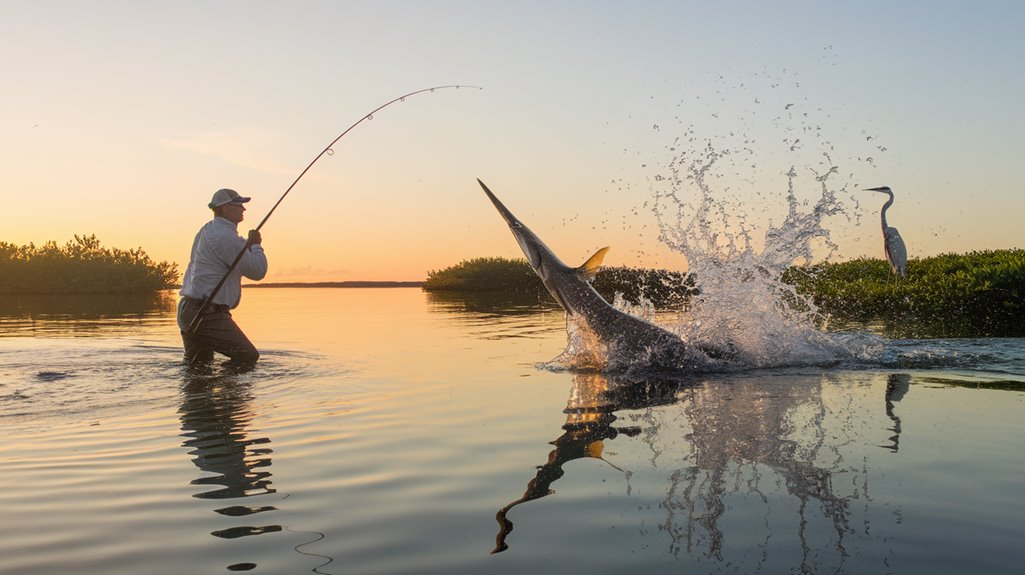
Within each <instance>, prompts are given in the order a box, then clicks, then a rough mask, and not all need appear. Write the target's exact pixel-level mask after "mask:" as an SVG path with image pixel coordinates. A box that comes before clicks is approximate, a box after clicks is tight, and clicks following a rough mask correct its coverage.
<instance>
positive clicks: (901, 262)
mask: <svg viewBox="0 0 1025 575" xmlns="http://www.w3.org/2000/svg"><path fill="white" fill-rule="evenodd" d="M865 191H867V192H879V193H881V194H886V195H887V196H890V199H888V200H886V203H885V204H883V209H882V210H881V211H880V212H879V219H880V220H881V221H882V224H883V249H884V250H885V251H886V261H888V262H890V271H892V272H893V273H895V274H897V275H898V276H899V277H904V275H905V274H904V266H905V265H907V263H908V249H907V248H906V247H905V246H904V240H903V239H901V237H900V232H898V231H897V228H891V227H890V226H887V225H886V210H887V209H888V208H889V207H890V206H891V205H892V204H893V190H891V189H890V188H889V187H888V186H882V187H879V188H869V189H867V190H865Z"/></svg>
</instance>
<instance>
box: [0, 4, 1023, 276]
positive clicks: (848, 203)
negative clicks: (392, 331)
mask: <svg viewBox="0 0 1025 575" xmlns="http://www.w3.org/2000/svg"><path fill="white" fill-rule="evenodd" d="M1023 25H1025V3H1021V2H1017V1H1013V0H1008V1H991V0H982V1H978V2H960V1H920V2H910V1H909V2H882V1H862V2H848V3H838V2H807V1H781V2H763V1H748V2H723V3H712V2H690V1H671V2H670V1H666V2H644V1H641V2H595V1H591V0H586V1H585V0H582V1H544V2H542V1H532V0H522V1H517V2H493V1H480V0H467V1H451V0H432V1H426V0H425V1H419V2H415V1H375V2H347V1H336V2H326V1H325V2H314V1H307V2H264V1H251V0H248V1H231V2H198V1H194V2H181V1H175V2H158V1H146V2H128V1H123V2H114V1H102V0H97V1H92V2H78V1H67V2H55V1H48V0H34V1H17V0H14V1H5V2H3V3H2V4H0V50H2V53H3V54H4V75H3V79H2V82H3V90H2V94H3V95H2V96H0V98H2V100H0V101H2V105H0V125H2V126H3V138H2V139H0V198H2V200H3V208H2V209H0V241H6V242H11V243H16V244H27V243H29V242H33V243H36V244H41V243H43V242H46V241H48V240H56V241H57V242H58V243H64V242H65V241H67V240H69V239H71V238H72V236H73V235H74V234H80V235H81V234H95V235H96V236H97V237H99V239H100V240H101V241H102V242H103V244H104V245H107V246H114V247H121V248H132V247H142V248H143V249H144V250H145V251H146V252H147V253H148V254H150V256H152V257H153V258H154V259H156V260H169V261H175V262H178V264H179V266H180V269H181V270H182V271H184V267H185V264H186V263H187V259H188V252H189V247H190V245H191V242H192V238H193V236H194V234H195V232H196V230H197V229H198V228H199V226H201V225H202V224H203V223H204V222H205V221H206V220H207V219H209V217H210V211H209V210H208V209H207V208H206V203H207V202H208V201H209V200H210V196H211V194H212V193H213V192H214V191H215V190H217V189H218V188H220V187H231V188H234V189H236V190H238V191H239V192H240V193H242V194H243V195H248V196H252V197H253V201H252V202H250V203H249V204H248V208H249V211H248V212H247V219H246V221H245V222H243V223H242V224H241V225H240V229H241V230H243V231H244V230H246V229H249V228H250V227H253V226H255V225H256V224H257V223H258V222H259V220H260V219H261V218H262V217H263V216H264V215H265V214H266V212H267V210H269V209H270V208H271V206H272V205H273V203H274V202H275V201H276V200H277V199H278V197H279V196H280V195H281V194H282V193H283V192H284V191H285V189H286V188H287V187H288V185H289V184H290V183H291V182H292V180H293V179H294V178H295V177H296V176H297V175H298V174H299V172H300V171H301V170H302V169H303V168H304V167H305V166H306V164H307V163H309V161H310V160H312V159H313V157H314V156H315V155H316V154H317V153H319V152H320V151H321V149H323V148H324V146H326V145H327V144H328V142H330V141H331V140H332V139H333V138H335V137H336V136H337V135H338V134H339V133H341V131H342V130H344V129H345V128H347V127H348V126H349V125H350V124H352V123H353V122H355V121H357V120H358V119H359V118H360V117H362V116H363V115H364V114H366V113H367V112H369V111H371V110H373V109H374V108H376V107H377V106H379V105H381V104H383V103H385V102H387V101H388V100H391V99H392V98H395V97H398V96H400V95H402V94H405V93H408V92H412V91H414V90H418V89H421V88H427V87H431V86H437V85H446V84H465V85H473V86H480V87H482V88H483V89H482V90H477V89H470V88H461V89H459V90H454V89H449V90H440V91H437V92H435V93H427V94H421V95H418V96H415V97H412V98H410V99H408V100H407V101H405V102H401V103H397V104H395V105H393V106H390V107H388V108H386V109H384V110H382V111H381V112H379V113H378V114H376V115H375V116H374V119H373V120H370V121H367V122H364V123H363V124H361V125H360V126H359V127H357V128H356V129H355V130H353V131H352V132H351V133H349V134H348V135H347V136H346V137H345V138H344V139H343V140H341V141H340V142H339V143H338V144H337V145H335V146H334V154H333V155H331V156H325V157H324V158H323V159H322V160H320V162H318V163H317V165H316V166H314V167H313V169H312V170H311V171H310V172H309V173H308V174H307V175H306V176H305V177H304V178H303V179H302V180H301V181H300V183H299V184H298V185H297V186H296V188H295V189H294V190H293V191H292V193H291V194H290V195H289V196H288V198H287V199H286V200H285V201H284V202H283V203H282V204H281V206H280V208H278V210H277V211H276V212H275V213H274V215H273V217H271V219H270V220H269V221H268V223H267V224H266V225H265V226H264V228H263V236H264V246H265V248H266V250H267V254H268V259H269V261H270V273H269V274H268V277H267V281H331V280H336V281H340V280H419V279H423V278H424V277H426V274H427V272H428V270H433V269H440V268H443V267H446V266H448V265H451V264H454V263H456V262H458V261H460V260H462V259H467V258H471V257H478V256H506V257H513V256H519V255H520V253H519V250H518V248H517V246H516V243H515V242H514V241H513V239H512V237H511V235H510V234H509V232H508V229H507V228H506V226H505V225H504V223H503V222H502V220H501V219H500V217H499V216H498V214H497V213H496V212H495V210H494V208H492V207H491V205H490V203H489V202H488V201H487V199H486V198H485V197H484V195H483V193H482V192H481V191H480V189H479V187H478V186H477V183H476V179H477V178H480V179H482V180H483V181H485V182H486V183H487V184H488V185H489V187H491V189H492V190H493V191H494V192H495V193H496V194H497V195H498V196H499V197H500V198H501V199H502V200H503V201H504V202H505V203H506V205H507V206H508V207H509V208H510V209H511V210H512V211H513V212H514V213H515V214H517V215H518V216H519V217H520V218H521V219H522V220H523V221H524V222H525V223H527V225H529V226H530V227H531V228H532V229H533V230H534V231H535V232H536V233H537V234H538V235H539V236H540V237H541V238H542V239H544V240H545V241H546V243H547V244H548V245H549V246H550V247H552V248H553V250H554V251H555V252H556V253H557V254H559V255H560V256H561V257H562V258H563V259H564V260H565V261H566V262H567V263H570V264H579V263H582V262H583V261H584V260H585V259H586V258H587V257H588V256H589V255H590V254H591V253H592V252H593V251H594V250H595V249H597V248H599V247H601V246H604V245H611V246H612V248H613V249H612V251H611V252H610V253H609V256H608V257H607V259H606V264H611V265H631V266H633V265H640V266H651V267H665V268H672V269H685V268H686V266H687V262H686V260H685V259H683V258H682V256H680V255H679V254H676V253H673V252H672V251H671V250H669V249H667V248H665V247H663V246H661V245H660V244H659V241H658V227H657V224H656V220H655V217H654V214H653V213H652V211H651V208H650V203H649V202H650V200H651V198H652V194H653V187H654V186H656V185H657V182H658V181H659V180H664V179H665V178H669V177H670V176H671V167H670V164H671V163H672V162H673V161H674V159H677V158H679V157H681V156H682V157H685V158H700V157H702V154H703V153H704V150H705V149H706V146H708V145H711V148H712V150H714V152H715V153H717V154H719V155H722V156H723V160H721V161H720V163H719V164H717V165H716V168H715V172H716V173H715V174H714V176H715V177H714V178H712V179H711V180H710V181H709V183H710V187H711V192H712V199H713V200H714V201H717V202H721V203H722V205H724V206H727V209H726V211H727V212H728V213H729V216H730V217H731V218H737V219H738V221H740V222H743V223H744V224H745V225H747V226H748V227H749V228H752V229H754V230H764V227H765V226H766V225H768V224H770V223H778V222H779V221H780V219H781V218H782V216H783V215H784V214H785V211H786V208H787V205H786V191H787V179H786V177H785V174H786V173H787V172H788V171H789V170H790V169H791V167H793V168H794V169H795V173H796V174H797V175H796V178H795V184H796V185H795V190H796V193H797V196H798V198H799V199H800V200H801V201H807V202H811V203H814V201H815V200H816V199H817V198H818V196H819V185H818V183H817V182H816V179H815V178H816V176H817V175H819V174H821V173H824V168H828V167H832V166H835V167H836V172H835V174H834V175H831V176H830V177H829V178H827V186H828V187H829V188H830V189H832V190H834V191H836V192H837V194H838V196H839V197H840V198H841V199H842V200H843V202H844V206H845V207H844V212H843V213H842V214H839V215H837V216H834V217H833V218H831V219H830V220H828V221H827V226H828V227H829V228H830V230H831V231H832V234H833V238H832V239H833V241H834V242H836V244H837V245H838V247H839V249H838V250H837V251H836V252H835V253H833V254H832V258H833V259H835V260H843V259H849V258H854V257H859V256H865V255H868V256H874V257H881V255H882V252H881V237H880V232H879V229H878V209H879V207H880V205H881V203H882V200H883V197H882V196H879V195H876V194H870V193H868V192H859V191H858V190H859V189H861V188H866V187H874V186H880V185H889V186H891V187H892V188H893V189H894V191H895V192H896V194H897V201H896V203H895V205H894V206H893V208H891V210H890V212H889V220H890V224H891V225H893V226H896V227H897V228H899V229H900V231H901V233H902V235H903V237H904V240H905V242H906V243H907V245H908V251H909V253H910V255H911V257H922V256H930V255H936V254H939V253H945V252H965V251H970V250H980V249H998V248H1012V247H1025V241H1022V240H1023V237H1025V236H1023V234H1022V232H1021V231H1020V229H1021V219H1022V214H1025V189H1023V185H1022V181H1023V178H1022V175H1021V173H1020V172H1021V167H1020V166H1021V163H1022V162H1021V158H1022V152H1023V150H1025V148H1023V137H1025V136H1023V135H1025V59H1023V58H1022V55H1023V54H1025V35H1023V34H1022V33H1021V29H1022V26H1023ZM826 164H828V166H827V165H826ZM685 193H694V190H687V191H685ZM754 236H755V243H756V244H757V243H758V239H757V238H758V233H757V232H756V233H755V234H754ZM755 247H756V248H757V247H758V246H757V245H756V246H755Z"/></svg>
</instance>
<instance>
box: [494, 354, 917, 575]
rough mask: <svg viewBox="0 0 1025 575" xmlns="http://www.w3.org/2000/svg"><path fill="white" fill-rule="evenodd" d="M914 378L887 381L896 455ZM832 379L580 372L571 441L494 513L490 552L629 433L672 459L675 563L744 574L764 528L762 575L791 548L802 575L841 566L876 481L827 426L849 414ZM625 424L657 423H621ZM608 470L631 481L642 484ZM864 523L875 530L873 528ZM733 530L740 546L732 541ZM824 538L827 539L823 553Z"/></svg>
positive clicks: (570, 416)
mask: <svg viewBox="0 0 1025 575" xmlns="http://www.w3.org/2000/svg"><path fill="white" fill-rule="evenodd" d="M910 379H911V378H910V376H909V375H906V374H891V375H890V376H888V379H887V385H886V394H885V412H886V416H887V417H888V418H889V420H890V421H892V422H893V426H892V427H890V428H888V429H887V431H889V432H892V435H890V436H889V442H890V443H889V444H886V445H880V446H879V447H881V448H883V449H886V450H889V451H894V452H895V451H897V448H898V446H899V442H900V435H901V425H900V418H899V416H898V415H897V408H898V405H897V404H898V403H899V402H900V401H901V399H902V398H904V397H905V395H906V394H907V393H908V390H909V384H910ZM827 383H828V382H827V379H826V378H825V377H823V376H822V375H821V374H818V375H788V376H775V377H772V380H771V381H766V378H765V377H757V376H750V375H749V376H725V377H722V378H719V379H706V380H697V379H693V380H689V381H679V380H677V381H673V380H657V379H644V380H639V379H636V378H626V377H620V376H609V375H604V374H599V373H586V374H584V373H578V374H574V376H573V386H572V389H571V391H570V394H569V399H568V401H567V406H566V409H565V410H564V413H565V414H566V422H565V424H564V425H563V426H562V434H561V435H560V436H559V437H557V438H556V439H555V440H553V441H552V442H551V444H552V445H553V446H554V449H553V450H552V451H551V452H550V453H549V455H548V459H547V461H546V462H544V463H543V464H541V465H540V466H538V468H537V473H536V475H535V477H534V478H533V479H531V480H530V481H529V482H528V484H527V489H526V491H525V492H524V493H523V495H522V496H521V497H519V498H517V499H515V500H513V501H511V502H510V503H508V504H507V505H505V506H504V507H502V508H501V509H500V510H499V511H498V513H497V514H496V520H497V521H498V524H499V531H498V535H497V537H496V544H495V548H494V550H493V551H492V553H499V552H503V551H506V550H508V549H509V537H510V534H511V533H512V531H513V522H512V520H510V519H509V515H510V513H511V512H512V511H513V509H514V508H515V507H516V506H518V505H521V504H524V503H527V502H530V501H534V500H538V499H541V498H544V497H546V496H548V495H551V494H553V493H554V491H553V490H552V484H553V483H554V482H555V481H557V480H559V479H560V478H562V477H563V476H564V474H565V471H564V469H563V467H564V465H565V464H566V463H568V462H570V461H573V460H576V459H581V458H596V459H601V460H603V461H605V459H604V458H603V452H604V451H605V450H606V446H607V443H608V442H610V441H614V440H617V439H619V440H621V441H622V438H623V437H624V436H625V437H627V438H638V439H640V440H643V441H644V442H645V443H647V444H648V448H649V449H650V451H651V453H652V454H654V456H653V459H652V461H653V462H654V461H655V459H659V458H666V459H667V460H668V462H667V463H666V464H664V465H663V466H665V467H668V469H669V470H670V474H669V476H668V485H667V487H666V495H665V497H664V499H663V500H662V502H661V505H660V507H661V509H663V510H664V512H665V517H664V520H663V522H662V523H661V525H660V526H659V528H660V530H661V531H664V532H665V533H667V534H668V535H669V537H670V538H671V543H670V551H671V552H672V554H673V555H674V556H676V557H677V558H679V557H680V555H681V553H684V554H687V555H692V556H700V557H704V558H708V559H711V560H713V561H715V562H718V563H720V564H723V565H732V566H733V567H734V568H738V569H743V568H744V567H743V565H744V564H745V562H746V561H750V560H751V557H750V556H746V555H745V554H744V553H739V554H738V551H737V550H738V549H740V548H743V547H744V545H748V544H749V542H750V541H751V536H752V532H751V531H752V530H757V529H759V528H761V529H764V532H765V534H764V540H763V541H762V542H761V543H760V544H758V543H756V545H758V547H760V553H758V552H756V553H755V555H760V556H759V557H755V560H756V561H757V562H758V565H757V566H751V567H752V570H760V569H763V568H766V567H769V566H771V565H772V563H771V562H770V561H772V558H771V555H772V553H771V552H770V551H776V552H778V553H782V554H788V552H786V551H784V550H783V549H782V548H781V547H780V545H781V541H783V542H787V544H792V545H794V546H795V551H793V552H796V553H799V554H800V555H799V556H801V557H802V559H801V566H800V572H802V573H812V572H823V569H826V570H828V569H827V567H828V568H829V569H833V568H835V569H838V570H839V569H840V567H842V565H843V564H844V562H845V561H846V560H847V558H848V550H847V548H846V547H845V545H846V541H847V538H848V537H849V536H850V535H852V534H855V533H856V531H857V530H856V529H855V527H854V525H853V523H854V522H855V521H854V520H853V519H852V516H851V505H852V503H853V501H854V500H861V502H862V503H865V501H866V500H868V499H869V498H868V495H867V494H868V482H869V481H868V470H867V468H865V465H866V464H865V463H864V461H863V460H862V457H863V456H861V455H859V456H852V455H850V454H845V449H844V448H845V447H846V446H847V443H849V442H850V437H849V434H845V433H842V430H841V433H837V432H836V429H835V427H832V426H834V425H835V422H834V423H830V422H828V421H827V420H828V419H829V418H830V417H837V416H839V417H841V419H843V418H844V417H849V416H845V415H842V414H837V413H835V411H834V410H835V406H833V407H832V408H831V407H830V406H827V403H828V401H827V400H826V399H824V397H823V388H824V387H825V385H827ZM844 410H845V409H841V411H844ZM657 412H663V413H662V415H661V416H659V415H657ZM665 412H672V413H674V414H677V415H678V414H680V413H682V414H683V415H684V416H685V417H684V423H682V425H681V424H680V423H679V422H678V421H675V420H677V419H678V418H674V417H673V416H670V417H669V418H668V420H666V419H665V417H666V413H665ZM624 417H629V418H630V419H631V422H633V423H637V422H640V423H647V425H644V426H636V425H627V426H623V425H616V422H617V420H619V419H621V418H624ZM660 417H661V418H662V419H661V420H660ZM672 425H680V428H678V429H677V428H675V427H674V428H670V427H671V426H672ZM844 425H846V426H850V427H852V428H854V427H856V426H860V425H863V422H855V421H852V420H850V419H847V420H846V423H845V424H844ZM680 441H683V444H680V443H679V442H680ZM845 459H858V461H856V462H855V461H851V462H848V461H846V460H845ZM606 462H607V463H609V464H610V465H612V466H613V467H614V468H615V469H617V470H618V471H620V472H623V473H624V474H625V475H626V476H627V478H628V480H629V479H630V477H631V476H632V472H630V471H625V470H623V469H620V468H619V467H617V466H616V465H614V464H612V463H611V462H608V461H606ZM841 485H842V488H841V487H839V486H841ZM738 498H752V505H747V506H745V505H742V504H740V503H738V501H737V500H738ZM759 508H760V509H762V510H763V512H764V516H763V517H762V519H761V520H760V521H759V520H758V519H757V518H754V520H753V521H752V517H750V516H746V515H744V514H745V513H748V512H749V511H750V510H757V509H759ZM731 509H732V510H734V513H740V514H741V515H744V517H741V518H740V521H742V522H744V523H745V525H743V526H742V527H740V526H739V525H738V524H737V523H736V521H737V520H738V519H737V518H733V519H731V518H730V517H728V516H729V515H730V510H731ZM756 513H757V511H756ZM738 517H739V516H738ZM862 520H863V521H864V528H865V529H864V533H866V534H867V533H868V532H869V529H868V520H867V518H863V519H862ZM738 527H739V528H738ZM793 531H796V533H793ZM774 533H775V534H774ZM731 534H732V538H735V539H737V540H738V541H736V542H734V543H733V544H732V545H728V542H729V541H730V540H731ZM823 538H826V539H827V540H828V543H827V544H826V545H825V546H824V545H823ZM770 539H772V541H771V542H770ZM825 549H832V550H833V554H832V555H833V557H832V558H828V557H824V556H823V551H824V550H825ZM731 550H732V551H731ZM830 562H832V563H833V564H832V565H828V563H830ZM738 566H739V567H738Z"/></svg>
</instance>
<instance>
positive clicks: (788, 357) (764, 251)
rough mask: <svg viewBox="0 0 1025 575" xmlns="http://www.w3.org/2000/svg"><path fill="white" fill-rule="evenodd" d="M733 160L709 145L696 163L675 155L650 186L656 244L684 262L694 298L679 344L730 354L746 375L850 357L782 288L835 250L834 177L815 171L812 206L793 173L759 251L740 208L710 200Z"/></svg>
mask: <svg viewBox="0 0 1025 575" xmlns="http://www.w3.org/2000/svg"><path fill="white" fill-rule="evenodd" d="M729 155H730V153H729V152H728V151H719V150H716V149H715V148H714V146H713V145H712V144H708V145H706V146H705V148H704V149H703V150H702V152H701V153H700V154H697V155H695V154H691V153H686V152H685V153H680V154H679V155H677V156H676V157H675V158H673V159H672V161H671V162H670V163H669V172H668V173H669V175H668V176H667V177H663V178H658V179H656V181H655V184H656V185H655V186H653V188H654V199H653V201H652V203H651V207H652V210H653V211H654V213H655V215H656V217H657V219H658V223H659V239H660V241H662V242H663V243H664V244H666V245H667V246H668V247H670V248H671V249H672V250H673V251H675V252H677V253H679V254H681V255H682V256H683V257H684V258H686V260H687V262H688V264H689V272H690V273H691V274H693V277H694V278H695V285H696V287H697V288H698V290H699V294H698V295H697V296H695V297H694V298H693V300H692V302H691V305H690V309H689V310H688V312H687V314H686V316H685V318H681V320H680V322H679V324H678V325H677V326H675V327H676V331H677V333H679V335H680V336H681V337H683V339H684V340H685V341H690V342H702V343H704V344H710V345H716V346H728V347H729V348H731V349H733V350H735V352H736V355H735V356H734V358H733V363H735V364H736V365H737V366H743V367H755V368H757V367H772V366H778V365H803V364H821V363H829V362H834V361H838V360H840V359H841V358H843V357H845V356H848V355H849V354H848V353H847V351H846V349H845V347H844V346H843V345H841V344H839V343H838V341H837V340H835V339H834V338H832V337H830V335H829V334H827V333H826V332H824V331H822V330H821V329H819V327H818V323H819V320H820V319H821V318H820V316H819V313H818V310H817V308H816V306H815V305H814V303H813V302H811V300H810V299H809V298H806V297H804V296H802V295H801V294H798V293H797V292H796V291H795V290H794V288H793V286H790V285H788V284H786V283H784V282H783V281H782V276H783V273H784V272H785V271H786V269H787V268H788V267H790V266H791V265H794V264H799V263H804V262H809V261H811V260H812V258H813V251H814V248H815V247H824V248H825V249H826V250H827V256H828V255H829V254H832V253H834V252H835V251H836V249H837V246H836V244H835V243H833V241H832V240H831V238H830V232H829V229H828V228H827V227H826V223H825V221H826V219H827V218H828V217H830V216H835V215H838V214H841V213H843V210H844V207H843V204H842V203H841V202H840V200H839V199H838V198H837V194H836V192H835V190H833V189H832V188H831V186H830V177H831V176H833V175H834V174H836V173H837V171H838V168H837V167H836V166H835V165H831V163H829V160H830V158H829V155H828V154H825V155H824V158H825V160H826V162H827V164H826V165H825V167H824V168H822V169H820V170H819V171H812V174H813V176H814V181H815V183H816V185H817V187H818V192H819V197H818V199H817V200H816V201H815V202H814V204H812V205H810V206H809V205H806V204H802V202H800V201H799V200H798V197H797V186H798V179H799V173H798V170H797V169H796V168H794V167H790V169H789V170H788V171H787V172H786V178H787V190H786V198H785V199H786V204H787V212H786V215H785V216H784V218H783V220H782V222H780V223H779V224H778V225H769V226H768V228H767V229H766V230H765V232H764V237H763V239H762V242H761V243H762V247H761V249H758V247H757V246H756V244H755V241H754V238H755V235H756V232H755V230H754V229H753V227H752V226H751V225H750V224H749V223H748V220H747V217H746V216H745V211H744V209H743V205H741V204H740V203H739V202H736V201H730V200H722V199H717V197H716V194H715V192H714V190H713V188H712V184H711V183H710V178H711V174H712V173H713V170H714V169H715V168H716V167H717V165H718V164H719V163H720V162H721V161H722V160H723V159H724V158H726V157H728V156H729Z"/></svg>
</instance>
